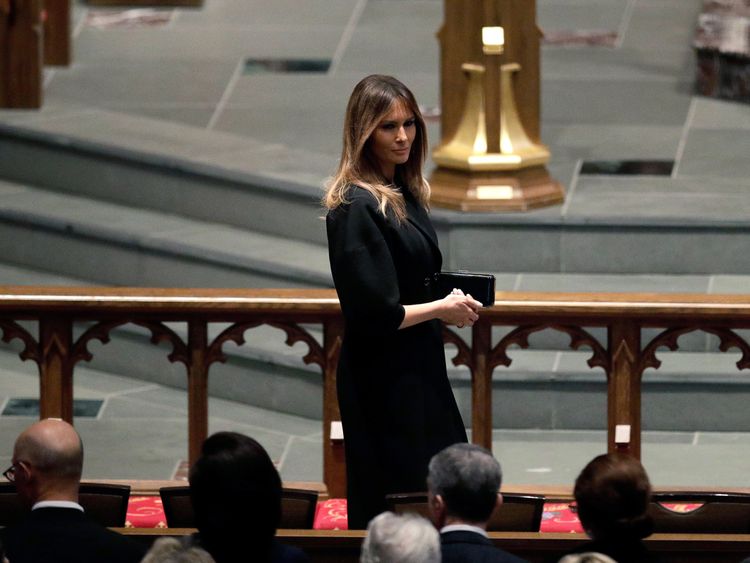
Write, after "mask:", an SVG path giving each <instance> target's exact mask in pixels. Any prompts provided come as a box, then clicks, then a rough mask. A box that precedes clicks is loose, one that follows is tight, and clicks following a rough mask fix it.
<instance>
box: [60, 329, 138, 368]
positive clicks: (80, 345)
mask: <svg viewBox="0 0 750 563" xmlns="http://www.w3.org/2000/svg"><path fill="white" fill-rule="evenodd" d="M127 323H128V321H105V322H100V323H96V324H95V325H93V326H91V327H89V328H88V329H87V330H86V331H85V332H84V333H83V334H82V335H81V336H80V337H78V340H76V341H75V343H74V344H73V347H72V349H71V352H70V361H71V362H72V363H73V364H76V363H78V362H80V361H81V360H83V361H85V362H90V361H91V359H92V358H93V354H91V352H90V351H89V349H88V345H89V342H91V341H92V340H98V341H100V342H101V343H102V344H107V343H108V342H109V333H110V332H112V331H113V330H114V329H116V328H117V327H119V326H122V325H125V324H127Z"/></svg>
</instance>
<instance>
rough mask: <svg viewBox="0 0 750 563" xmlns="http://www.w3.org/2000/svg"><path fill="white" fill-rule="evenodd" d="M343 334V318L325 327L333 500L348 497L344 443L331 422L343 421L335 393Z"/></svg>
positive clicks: (326, 477)
mask: <svg viewBox="0 0 750 563" xmlns="http://www.w3.org/2000/svg"><path fill="white" fill-rule="evenodd" d="M343 334H344V325H343V323H342V321H341V319H338V318H337V319H330V320H328V321H326V322H325V323H324V324H323V350H324V352H325V365H324V366H323V481H324V482H325V484H326V487H327V488H328V495H329V496H330V497H332V498H342V497H346V458H345V456H344V444H343V442H341V441H340V440H337V441H334V440H332V439H331V423H332V422H333V421H340V420H341V413H340V412H339V402H338V398H337V393H336V370H337V368H338V363H339V354H340V352H341V341H342V337H343Z"/></svg>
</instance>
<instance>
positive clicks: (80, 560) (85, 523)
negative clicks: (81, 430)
mask: <svg viewBox="0 0 750 563" xmlns="http://www.w3.org/2000/svg"><path fill="white" fill-rule="evenodd" d="M82 470H83V444H82V443H81V438H80V436H79V435H78V432H76V431H75V429H74V428H73V427H72V426H71V425H70V424H68V423H67V422H64V421H62V420H60V419H54V418H49V419H46V420H41V421H39V422H37V423H35V424H32V425H31V426H29V427H28V428H27V429H26V430H24V431H23V432H22V433H21V435H20V436H18V439H16V444H15V447H14V448H13V460H12V465H11V466H10V467H9V468H8V469H7V470H6V471H5V472H3V475H4V476H5V478H6V479H8V480H9V481H10V482H12V483H15V485H16V490H17V491H18V495H19V496H20V497H21V499H22V500H23V501H24V502H25V503H26V504H27V505H28V506H29V507H30V508H31V513H30V514H29V515H28V516H27V517H26V518H25V519H24V520H23V521H22V522H21V523H19V524H18V525H16V526H13V527H11V528H7V529H5V530H4V531H3V532H4V533H3V543H4V546H5V554H6V556H7V557H8V559H9V560H10V561H13V563H27V562H28V563H105V562H106V563H136V562H138V561H140V560H141V558H142V557H143V555H144V553H145V551H146V550H145V549H144V548H143V547H142V546H141V545H140V544H138V543H136V542H135V541H133V540H131V539H129V538H126V537H124V536H121V535H120V534H116V533H115V532H112V531H110V530H108V529H106V528H104V527H103V526H100V525H99V524H97V523H95V522H92V521H91V520H89V519H87V518H86V515H85V514H84V513H83V508H82V507H81V505H80V504H78V486H79V485H80V482H81V472H82Z"/></svg>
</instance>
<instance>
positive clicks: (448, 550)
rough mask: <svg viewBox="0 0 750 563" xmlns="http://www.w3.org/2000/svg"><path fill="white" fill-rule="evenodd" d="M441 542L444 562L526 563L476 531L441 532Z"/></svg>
mask: <svg viewBox="0 0 750 563" xmlns="http://www.w3.org/2000/svg"><path fill="white" fill-rule="evenodd" d="M440 544H441V546H440V550H441V552H442V562H443V563H526V560H525V559H521V558H520V557H516V556H515V555H512V554H510V553H508V552H507V551H503V550H502V549H499V548H497V547H495V546H494V545H492V542H491V541H490V540H488V539H487V538H485V537H484V536H483V535H481V534H477V533H475V532H469V531H463V530H457V531H455V532H446V533H444V534H440Z"/></svg>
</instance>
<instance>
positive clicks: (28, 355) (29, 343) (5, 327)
mask: <svg viewBox="0 0 750 563" xmlns="http://www.w3.org/2000/svg"><path fill="white" fill-rule="evenodd" d="M0 332H2V333H3V338H2V340H3V342H8V343H10V342H11V340H14V339H16V338H17V339H18V340H20V341H21V342H23V345H24V346H23V350H21V351H20V352H19V353H18V357H19V358H21V359H22V360H24V361H25V360H33V361H34V362H36V363H37V364H39V363H40V362H41V352H40V349H39V343H38V342H37V341H36V340H35V339H34V337H33V336H31V334H29V332H28V331H27V330H26V329H25V328H23V327H22V326H21V325H19V324H18V323H17V322H15V321H9V320H4V319H0Z"/></svg>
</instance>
